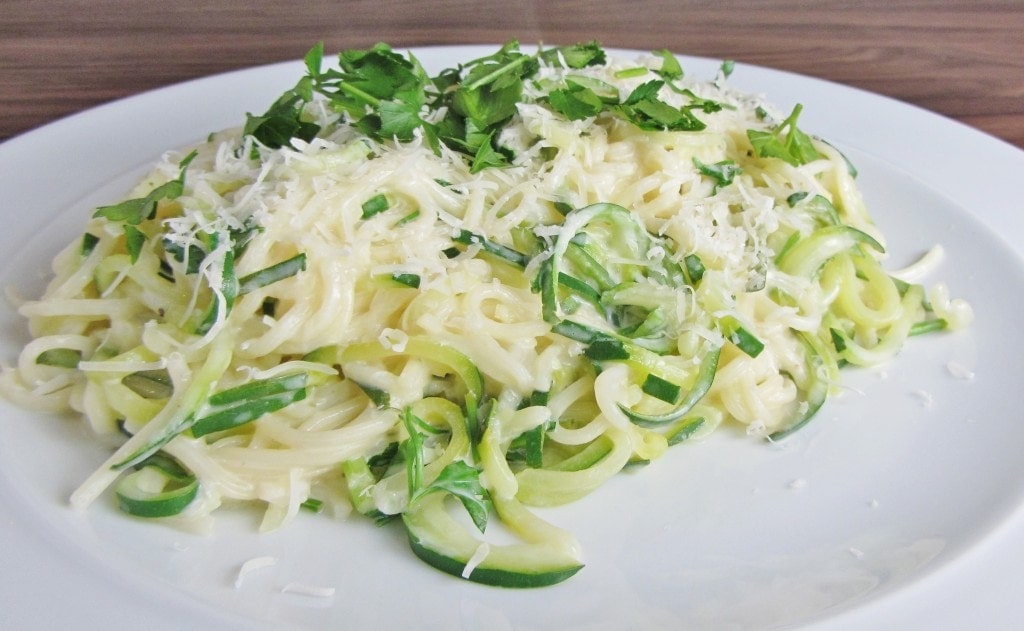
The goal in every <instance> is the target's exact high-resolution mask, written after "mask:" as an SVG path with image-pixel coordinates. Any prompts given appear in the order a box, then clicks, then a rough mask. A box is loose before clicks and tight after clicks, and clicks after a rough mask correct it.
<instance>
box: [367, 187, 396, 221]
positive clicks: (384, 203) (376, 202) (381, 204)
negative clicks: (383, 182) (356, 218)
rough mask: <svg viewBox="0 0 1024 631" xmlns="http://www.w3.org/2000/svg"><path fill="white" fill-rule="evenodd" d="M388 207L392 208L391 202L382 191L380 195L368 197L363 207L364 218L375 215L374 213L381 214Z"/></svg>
mask: <svg viewBox="0 0 1024 631" xmlns="http://www.w3.org/2000/svg"><path fill="white" fill-rule="evenodd" d="M388 208H391V203H390V202H388V198H387V196H385V195H384V193H380V194H378V195H374V196H373V197H371V198H370V199H368V200H366V201H365V202H363V204H362V209H363V215H362V218H363V219H369V218H370V217H373V216H374V215H379V214H380V213H382V212H384V211H385V210H387V209H388Z"/></svg>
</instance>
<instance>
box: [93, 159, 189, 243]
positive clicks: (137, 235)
mask: <svg viewBox="0 0 1024 631" xmlns="http://www.w3.org/2000/svg"><path fill="white" fill-rule="evenodd" d="M195 157H196V152H195V151H193V152H192V153H190V154H188V155H187V156H185V158H184V159H182V161H181V162H179V163H178V168H179V171H178V177H177V178H175V179H173V180H171V181H170V182H165V183H164V184H161V185H160V186H158V187H156V188H154V189H153V190H152V191H150V192H149V194H148V195H145V196H143V197H134V198H132V199H126V200H124V201H123V202H120V203H118V204H114V205H112V206H100V207H99V208H97V209H96V211H95V212H94V213H93V215H92V216H93V217H104V218H105V219H107V220H109V221H115V222H117V221H119V222H122V224H123V229H124V237H125V247H126V248H127V250H128V255H129V257H131V262H132V263H135V262H136V261H137V260H139V255H140V254H141V253H142V246H143V245H144V244H145V243H146V234H145V233H144V232H143V231H142V229H140V228H139V227H138V226H139V224H141V223H142V222H143V221H147V220H149V219H153V218H154V217H156V207H157V204H158V203H159V202H160V201H161V200H164V199H175V198H177V197H180V196H181V194H182V192H183V191H184V190H185V170H186V169H188V165H189V163H190V162H192V160H193V158H195Z"/></svg>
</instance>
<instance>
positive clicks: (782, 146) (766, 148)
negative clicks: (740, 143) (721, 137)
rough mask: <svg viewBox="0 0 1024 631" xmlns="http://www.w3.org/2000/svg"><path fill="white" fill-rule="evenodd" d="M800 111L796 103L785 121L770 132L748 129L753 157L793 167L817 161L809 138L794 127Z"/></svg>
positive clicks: (801, 107)
mask: <svg viewBox="0 0 1024 631" xmlns="http://www.w3.org/2000/svg"><path fill="white" fill-rule="evenodd" d="M802 110H803V106H802V105H801V104H799V103H797V104H796V106H795V107H794V108H793V112H792V113H791V114H790V115H789V116H788V117H787V118H786V120H784V121H782V123H780V124H779V125H778V126H777V127H776V128H775V129H773V130H771V131H760V130H756V129H748V130H747V138H749V139H750V144H752V145H753V146H754V155H755V156H757V157H758V158H779V159H780V160H784V161H786V162H788V163H789V164H792V165H793V166H800V165H801V164H807V163H808V162H810V161H812V160H817V159H818V151H817V150H816V149H815V148H814V143H813V142H812V141H811V137H810V136H808V135H807V134H806V133H804V132H803V131H801V130H800V129H799V128H798V127H797V126H796V120H797V118H799V117H800V112H801V111H802ZM783 133H785V137H783V135H782V134H783Z"/></svg>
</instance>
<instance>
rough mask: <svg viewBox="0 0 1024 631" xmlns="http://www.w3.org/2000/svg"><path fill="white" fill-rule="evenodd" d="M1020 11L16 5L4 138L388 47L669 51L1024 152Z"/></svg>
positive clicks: (933, 5)
mask: <svg viewBox="0 0 1024 631" xmlns="http://www.w3.org/2000/svg"><path fill="white" fill-rule="evenodd" d="M1021 32H1024V3H1022V2H1021V1H1020V0H859V1H856V2H850V1H849V0H776V1H771V0H765V1H762V2H750V1H748V0H715V1H714V2H711V1H703V0H630V1H626V0H619V1H616V0H593V1H590V2H586V1H583V0H573V1H570V2H554V1H552V2H545V1H544V0H501V1H491V0H481V1H478V2H471V1H468V0H418V1H417V0H411V1H410V0H373V1H370V0H349V1H343V2H331V1H329V0H318V1H310V2H275V3H269V2H262V1H252V0H209V1H206V2H201V3H200V2H194V3H190V2H186V1H185V0H164V1H162V2H150V1H148V0H91V1H90V0H46V2H42V1H40V0H2V3H0V141H2V140H4V139H7V138H9V137H11V136H13V135H16V134H19V133H22V132H25V131H28V130H30V129H32V128H34V127H37V126H39V125H42V124H44V123H46V122H48V121H51V120H54V119H56V118H59V117H62V116H65V115H67V114H70V113H73V112H76V111H78V110H82V109H85V108H88V107H92V106H95V105H98V104H101V103H104V102H106V101H110V100H112V99H116V98H119V97H123V96H127V95H130V94H133V93H136V92H140V91H143V90H148V89H151V88H155V87H158V86H162V85H167V84H171V83H175V82H179V81H182V80H185V79H190V78H194V77H199V76H203V75H208V74H211V73H216V72H221V71H225V70H232V69H236V68H242V67H246V66H251V65H256V64H263V63H269V62H274V61H281V60H286V59H295V58H299V57H301V56H302V54H303V53H304V52H305V51H306V50H307V49H308V48H309V46H310V45H311V44H312V43H313V42H315V41H317V40H324V42H325V45H326V47H327V49H328V50H333V51H336V50H339V49H341V48H350V47H361V46H367V45H371V44H373V43H375V42H378V41H386V42H388V43H391V44H392V45H395V46H396V47H405V46H413V45H425V44H456V43H501V42H503V41H505V40H506V39H508V38H511V37H516V38H518V39H519V40H520V41H522V42H523V43H536V42H543V43H548V44H560V43H572V42H576V41H585V40H590V39H597V40H599V41H600V42H601V43H602V44H604V45H606V46H609V47H625V48H639V49H656V48H669V49H672V50H673V51H675V52H678V53H681V54H687V55H699V56H708V57H714V58H729V59H735V60H737V61H741V62H748V63H753V64H759V65H766V66H771V67H775V68H779V69H783V70H790V71H794V72H799V73H803V74H807V75H812V76H816V77H821V78H826V79H831V80H834V81H838V82H841V83H845V84H848V85H852V86H857V87H860V88H865V89H867V90H870V91H873V92H878V93H881V94H885V95H889V96H892V97H895V98H897V99H900V100H903V101H907V102H909V103H913V104H916V105H919V106H921V107H924V108H926V109H929V110H933V111H935V112H938V113H940V114H944V115H946V116H949V117H951V118H954V119H957V120H959V121H962V122H964V123H967V124H968V125H971V126H974V127H977V128H978V129H981V130H984V131H986V132H988V133H991V134H993V135H995V136H997V137H999V138H1002V139H1003V140H1006V141H1008V142H1010V143H1012V144H1014V145H1016V146H1017V147H1024V36H1021Z"/></svg>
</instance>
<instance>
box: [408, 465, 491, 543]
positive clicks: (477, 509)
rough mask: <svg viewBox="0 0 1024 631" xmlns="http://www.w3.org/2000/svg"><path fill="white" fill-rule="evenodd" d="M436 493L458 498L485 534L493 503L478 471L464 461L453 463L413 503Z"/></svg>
mask: <svg viewBox="0 0 1024 631" xmlns="http://www.w3.org/2000/svg"><path fill="white" fill-rule="evenodd" d="M435 491H441V492H444V493H449V494H451V495H454V496H455V497H457V498H458V499H459V501H460V502H462V505H463V506H464V507H465V508H466V512H468V513H469V516H470V518H472V519H473V523H474V524H475V525H476V527H477V528H478V529H479V530H480V532H484V530H485V529H486V528H487V513H488V512H489V511H490V507H491V501H490V496H489V494H488V493H487V489H485V488H484V487H483V485H482V484H480V471H479V470H478V469H475V468H473V467H471V466H470V465H468V464H467V463H465V462H463V461H462V460H456V461H454V462H451V463H449V464H448V465H447V466H446V467H445V468H444V469H441V473H439V474H438V476H437V479H435V480H434V481H433V482H431V483H430V484H429V485H428V486H427V487H425V488H423V489H421V490H420V491H419V492H418V493H417V494H416V495H415V497H414V498H413V500H411V501H415V500H416V499H419V498H420V497H423V496H424V495H426V494H428V493H433V492H435Z"/></svg>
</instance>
